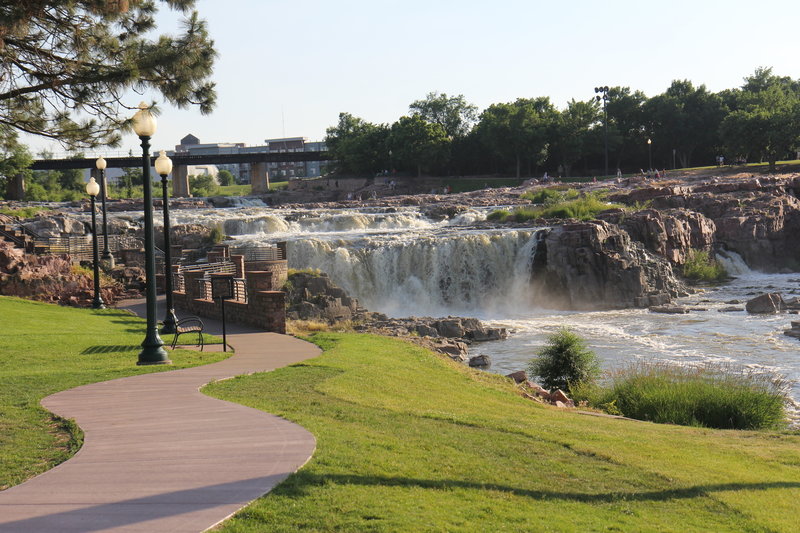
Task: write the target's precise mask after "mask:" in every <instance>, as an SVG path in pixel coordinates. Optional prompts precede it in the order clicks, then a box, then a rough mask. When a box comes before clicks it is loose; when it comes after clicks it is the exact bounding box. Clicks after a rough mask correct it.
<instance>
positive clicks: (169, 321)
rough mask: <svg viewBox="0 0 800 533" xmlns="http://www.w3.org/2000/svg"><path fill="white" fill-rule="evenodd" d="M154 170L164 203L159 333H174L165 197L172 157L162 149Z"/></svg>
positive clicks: (166, 199) (170, 259)
mask: <svg viewBox="0 0 800 533" xmlns="http://www.w3.org/2000/svg"><path fill="white" fill-rule="evenodd" d="M156 172H157V173H158V174H159V175H160V176H161V195H162V199H163V203H164V283H165V290H166V293H167V314H166V315H164V326H162V328H161V333H164V334H167V333H175V331H176V329H175V324H177V322H178V318H177V317H176V316H175V307H174V306H173V305H172V251H171V250H170V248H171V246H170V243H169V199H168V198H167V175H169V173H170V172H172V159H170V158H169V157H167V154H166V152H164V150H161V154H160V155H159V156H158V157H157V158H156Z"/></svg>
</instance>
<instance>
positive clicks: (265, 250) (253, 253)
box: [229, 243, 286, 261]
mask: <svg viewBox="0 0 800 533" xmlns="http://www.w3.org/2000/svg"><path fill="white" fill-rule="evenodd" d="M229 252H230V254H231V255H243V256H244V260H245V261H279V260H286V243H280V244H277V245H273V246H262V247H258V248H247V247H241V248H230V249H229Z"/></svg>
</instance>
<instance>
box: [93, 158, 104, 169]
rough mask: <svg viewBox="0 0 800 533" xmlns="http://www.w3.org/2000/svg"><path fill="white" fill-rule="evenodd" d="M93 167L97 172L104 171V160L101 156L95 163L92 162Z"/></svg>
mask: <svg viewBox="0 0 800 533" xmlns="http://www.w3.org/2000/svg"><path fill="white" fill-rule="evenodd" d="M94 166H96V167H97V170H105V169H106V160H105V159H103V156H102V155H101V156H100V157H98V158H97V161H95V162H94Z"/></svg>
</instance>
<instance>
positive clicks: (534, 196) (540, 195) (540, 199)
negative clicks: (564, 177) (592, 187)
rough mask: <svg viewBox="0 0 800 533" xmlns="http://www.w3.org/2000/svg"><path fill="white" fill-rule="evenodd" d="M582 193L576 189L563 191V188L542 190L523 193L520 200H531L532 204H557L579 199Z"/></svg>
mask: <svg viewBox="0 0 800 533" xmlns="http://www.w3.org/2000/svg"><path fill="white" fill-rule="evenodd" d="M579 196H580V193H579V192H578V191H577V190H576V189H567V190H563V187H553V188H548V189H540V190H538V191H536V192H533V191H531V192H526V193H523V194H522V195H521V196H520V198H523V199H525V200H530V201H531V203H532V204H555V203H558V202H563V201H566V200H573V199H575V198H578V197H579Z"/></svg>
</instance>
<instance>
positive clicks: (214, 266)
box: [172, 261, 247, 301]
mask: <svg viewBox="0 0 800 533" xmlns="http://www.w3.org/2000/svg"><path fill="white" fill-rule="evenodd" d="M186 272H203V277H202V278H200V279H198V280H197V284H198V287H197V289H198V294H199V295H201V296H202V297H203V298H204V299H206V300H210V299H211V296H212V295H211V276H210V274H230V275H232V276H235V275H236V264H235V263H233V262H232V261H218V262H215V263H201V264H196V265H179V266H178V268H176V269H175V271H174V272H173V273H172V288H173V290H176V291H180V292H186V277H185V273H186ZM236 282H237V280H236V279H234V295H236V294H240V295H241V298H242V299H241V301H247V286H246V285H245V286H244V287H243V289H241V288H240V289H239V292H238V293H237V292H236V291H237V283H236ZM242 290H243V291H244V293H243V294H242ZM236 299H237V300H239V299H240V298H239V297H238V296H237V298H236Z"/></svg>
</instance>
